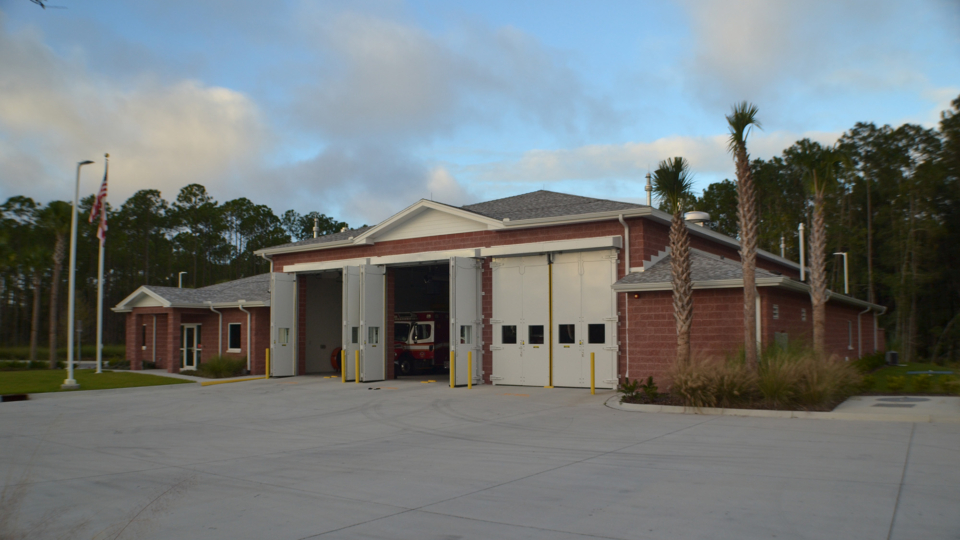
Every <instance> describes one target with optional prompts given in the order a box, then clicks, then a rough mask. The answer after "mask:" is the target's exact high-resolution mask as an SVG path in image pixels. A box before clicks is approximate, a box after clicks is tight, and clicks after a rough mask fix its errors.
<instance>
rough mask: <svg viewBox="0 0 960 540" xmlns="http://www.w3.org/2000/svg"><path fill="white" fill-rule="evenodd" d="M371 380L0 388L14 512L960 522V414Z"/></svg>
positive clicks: (588, 521) (249, 523)
mask: <svg viewBox="0 0 960 540" xmlns="http://www.w3.org/2000/svg"><path fill="white" fill-rule="evenodd" d="M369 387H370V385H366V384H361V385H357V384H342V383H340V382H339V380H336V379H323V378H318V377H298V378H291V379H274V380H269V381H252V382H243V383H235V384H224V385H218V386H209V387H200V386H199V385H178V386H169V387H153V388H136V389H125V390H108V391H98V392H92V391H91V392H83V393H76V394H61V395H45V396H37V399H35V400H34V401H29V402H20V403H4V404H0V460H2V461H0V474H2V478H3V479H4V480H5V481H6V484H7V488H6V490H5V492H4V497H5V500H4V501H3V504H0V507H2V508H0V523H3V522H4V517H6V518H7V520H6V523H7V525H6V526H7V528H8V529H11V528H13V529H16V530H20V531H27V530H31V528H32V527H35V526H37V528H36V529H32V533H31V534H32V536H33V537H36V538H56V537H64V538H68V537H69V538H98V539H99V538H111V539H112V538H157V539H160V538H178V539H187V538H224V539H237V538H277V539H298V538H344V539H346V538H351V539H353V538H403V539H416V540H422V539H434V538H436V539H452V538H484V539H486V538H525V539H533V538H544V539H547V538H549V539H565V538H624V539H626V538H631V539H632V538H678V539H697V538H704V539H707V538H710V539H718V538H730V539H737V540H743V539H750V538H778V539H790V538H810V539H826V538H830V539H832V538H844V539H858V538H864V539H883V538H897V539H917V538H924V539H935V538H958V537H960V511H958V510H957V509H958V508H960V462H958V461H960V460H958V457H960V424H910V423H893V422H890V423H887V422H852V421H838V420H798V419H793V420H791V419H770V418H736V417H704V416H687V415H676V414H649V413H637V412H627V411H619V410H613V409H610V408H608V407H605V406H604V404H603V403H604V401H605V400H606V399H607V398H608V397H610V395H611V394H610V393H603V394H598V395H596V396H591V395H590V394H589V392H587V391H583V390H567V389H552V390H547V389H542V388H517V387H495V386H482V387H476V388H474V389H472V390H466V389H456V390H451V389H449V388H447V387H445V386H444V385H442V384H441V383H433V384H423V383H420V382H417V381H389V382H384V383H380V384H378V385H376V386H375V387H379V388H380V389H379V390H371V389H368V388H369ZM17 486H19V488H17ZM11 517H15V518H17V519H16V523H14V524H13V525H10V519H9V518H11ZM38 523H39V525H37V524H38ZM5 533H7V534H8V533H9V531H3V530H0V537H3V536H4V535H5ZM28 537H29V536H28Z"/></svg>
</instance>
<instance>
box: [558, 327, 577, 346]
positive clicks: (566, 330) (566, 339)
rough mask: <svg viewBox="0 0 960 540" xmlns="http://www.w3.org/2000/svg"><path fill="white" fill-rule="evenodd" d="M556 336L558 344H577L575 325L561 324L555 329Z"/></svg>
mask: <svg viewBox="0 0 960 540" xmlns="http://www.w3.org/2000/svg"><path fill="white" fill-rule="evenodd" d="M557 336H558V338H559V343H560V344H571V343H576V342H577V325H576V324H561V325H559V326H558V327H557Z"/></svg>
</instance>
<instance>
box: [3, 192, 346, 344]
mask: <svg viewBox="0 0 960 540" xmlns="http://www.w3.org/2000/svg"><path fill="white" fill-rule="evenodd" d="M94 200H95V196H94V195H89V196H87V197H85V198H83V199H82V200H81V201H80V203H79V206H78V213H79V216H78V225H79V226H78V230H77V274H76V276H77V280H76V282H77V286H76V287H77V296H76V299H77V320H78V324H79V325H80V328H81V330H82V339H83V340H84V342H86V343H92V342H93V338H94V332H95V325H96V298H97V282H96V279H97V257H98V251H99V241H98V239H97V236H96V233H97V223H96V222H94V223H88V220H87V219H86V217H87V216H88V215H89V214H90V209H91V207H92V205H93V203H94ZM107 212H108V216H109V217H108V226H109V231H108V232H107V241H106V248H105V253H104V269H105V273H104V343H117V344H119V343H123V342H124V338H125V335H124V332H125V329H124V318H123V316H121V315H118V314H115V313H113V312H111V311H109V308H110V307H111V306H114V305H116V304H118V303H119V302H120V301H121V300H123V298H125V297H126V296H127V295H128V294H130V293H131V292H133V291H134V290H136V288H137V287H139V286H141V285H160V286H172V287H176V286H177V279H178V275H179V273H180V272H187V274H186V275H184V276H183V286H184V287H191V288H195V287H204V286H207V285H212V284H215V283H220V282H223V281H229V280H233V279H239V278H242V277H248V276H253V275H257V274H261V273H263V272H267V271H269V270H270V264H269V262H268V261H266V260H264V259H263V258H261V257H258V256H255V255H254V252H255V251H256V250H258V249H261V248H265V247H269V246H275V245H278V244H283V243H287V242H291V241H297V240H303V239H305V238H310V237H312V236H313V227H314V220H315V219H316V220H317V222H318V225H319V234H321V235H325V234H331V233H335V232H339V231H340V230H342V229H343V228H344V227H347V224H346V223H344V222H342V221H338V220H336V219H334V218H332V217H329V216H327V215H325V214H322V213H320V212H316V211H315V212H310V213H307V214H300V213H298V212H296V211H294V210H287V211H286V212H284V213H283V214H282V215H279V216H278V215H276V214H275V213H274V212H273V210H271V209H270V208H269V207H267V206H266V205H262V204H256V203H254V202H252V201H250V200H249V199H247V198H243V197H241V198H239V199H233V200H230V201H227V202H224V203H222V204H220V203H218V202H217V201H216V200H214V198H213V197H212V196H211V195H210V194H209V193H208V192H207V190H206V188H204V187H203V186H202V185H199V184H190V185H188V186H185V187H183V188H182V189H181V190H180V192H179V193H178V194H177V197H176V199H174V200H173V201H172V202H168V201H167V200H165V199H164V198H163V196H162V195H161V193H160V191H158V190H155V189H144V190H140V191H138V192H136V193H135V194H134V195H133V196H131V197H130V198H129V199H127V200H126V201H125V202H124V203H123V204H122V205H121V206H120V207H119V209H116V211H114V208H113V207H111V206H110V205H109V203H108V204H107ZM70 219H71V203H69V202H64V201H51V202H50V203H48V204H46V205H44V204H41V203H39V202H37V201H35V200H33V199H31V198H29V197H23V196H14V197H10V198H9V199H7V201H6V202H4V203H3V204H2V205H0V343H2V344H3V345H4V346H7V347H24V346H30V347H31V349H32V350H31V358H35V357H36V352H35V351H36V349H37V348H39V347H49V348H50V350H51V351H53V350H55V349H56V348H57V347H59V346H63V345H64V344H65V343H66V335H65V333H66V304H67V302H66V295H67V291H66V289H67V287H66V285H67V278H68V270H69V269H68V264H69V245H70ZM49 354H50V358H52V357H53V352H50V353H49Z"/></svg>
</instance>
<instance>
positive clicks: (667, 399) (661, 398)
mask: <svg viewBox="0 0 960 540" xmlns="http://www.w3.org/2000/svg"><path fill="white" fill-rule="evenodd" d="M844 401H846V399H840V400H835V401H833V402H830V403H827V404H826V405H824V406H822V407H800V406H791V407H771V406H770V405H769V404H767V403H762V402H749V403H737V404H735V405H733V406H730V407H723V406H721V405H717V406H716V408H723V409H751V410H765V411H805V412H830V411H832V410H834V409H835V408H837V406H838V405H840V404H841V403H843V402H844ZM621 403H633V404H636V405H676V406H678V407H683V406H684V403H683V401H681V400H680V398H678V397H675V396H671V395H670V394H666V393H665V394H658V395H657V397H656V398H654V399H650V398H648V397H647V396H646V395H645V394H640V395H639V396H637V399H622V400H621Z"/></svg>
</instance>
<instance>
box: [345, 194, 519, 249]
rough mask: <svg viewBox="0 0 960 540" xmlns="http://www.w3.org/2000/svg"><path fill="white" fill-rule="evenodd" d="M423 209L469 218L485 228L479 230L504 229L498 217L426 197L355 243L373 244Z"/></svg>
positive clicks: (362, 235) (360, 237)
mask: <svg viewBox="0 0 960 540" xmlns="http://www.w3.org/2000/svg"><path fill="white" fill-rule="evenodd" d="M423 209H430V210H435V211H437V212H443V213H445V214H450V215H452V216H455V217H459V218H462V219H467V220H470V221H474V222H476V223H478V224H479V225H480V226H482V227H483V229H477V230H484V229H486V230H491V229H502V228H504V226H503V222H501V221H498V220H496V219H491V218H488V217H485V216H481V215H480V214H475V213H473V212H468V211H466V210H462V209H460V208H455V207H453V206H447V205H445V204H440V203H437V202H434V201H428V200H426V199H420V200H419V201H417V202H416V203H414V204H413V205H411V206H408V207H407V208H406V209H404V210H401V211H400V212H398V213H396V214H394V215H393V216H392V217H390V218H388V219H386V220H385V221H383V222H381V223H380V224H378V225H376V226H374V227H371V228H370V229H369V230H367V231H365V232H364V233H363V234H361V235H360V236H358V237H356V238H355V239H354V243H355V244H372V243H373V242H372V241H371V240H373V241H376V240H379V239H380V238H381V237H382V236H383V235H384V234H385V233H387V232H389V231H391V230H394V229H396V228H399V227H400V226H402V225H403V224H404V223H406V222H407V221H408V220H410V219H412V218H414V217H416V216H417V215H418V214H419V213H421V212H422V211H423ZM422 236H436V234H430V235H422ZM407 238H417V237H413V236H411V237H407Z"/></svg>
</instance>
